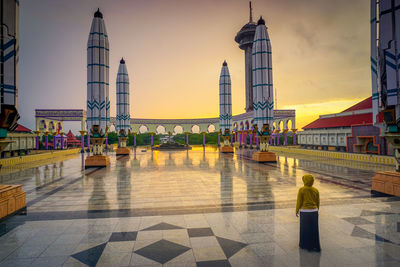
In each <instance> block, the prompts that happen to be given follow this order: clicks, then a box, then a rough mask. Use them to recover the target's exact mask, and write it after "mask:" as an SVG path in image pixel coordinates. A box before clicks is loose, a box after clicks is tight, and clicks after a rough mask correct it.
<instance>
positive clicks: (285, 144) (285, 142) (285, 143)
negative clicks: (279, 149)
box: [283, 129, 288, 146]
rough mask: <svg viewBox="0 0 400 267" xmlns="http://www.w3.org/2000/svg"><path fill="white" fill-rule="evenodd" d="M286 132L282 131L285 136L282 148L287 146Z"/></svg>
mask: <svg viewBox="0 0 400 267" xmlns="http://www.w3.org/2000/svg"><path fill="white" fill-rule="evenodd" d="M287 132H288V129H285V130H283V134H284V135H285V141H284V143H283V145H284V146H287Z"/></svg>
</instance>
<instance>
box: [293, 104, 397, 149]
mask: <svg viewBox="0 0 400 267" xmlns="http://www.w3.org/2000/svg"><path fill="white" fill-rule="evenodd" d="M303 130H304V131H302V132H298V143H299V144H300V145H301V146H302V147H304V148H310V149H321V150H334V151H347V152H355V153H369V154H380V155H387V154H389V153H388V150H389V149H388V146H387V143H386V140H385V139H384V138H383V137H381V133H380V129H379V128H378V127H375V126H374V125H373V124H372V97H368V98H366V99H364V100H363V101H361V102H359V103H357V104H355V105H353V106H351V107H349V108H347V109H345V110H344V111H342V112H339V113H335V114H328V115H320V116H319V118H318V119H316V120H315V121H313V122H311V123H309V124H307V125H306V126H304V127H303Z"/></svg>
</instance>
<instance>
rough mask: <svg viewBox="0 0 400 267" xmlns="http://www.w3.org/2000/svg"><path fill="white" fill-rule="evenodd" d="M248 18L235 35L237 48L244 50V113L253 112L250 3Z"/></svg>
mask: <svg viewBox="0 0 400 267" xmlns="http://www.w3.org/2000/svg"><path fill="white" fill-rule="evenodd" d="M249 8H250V18H249V22H248V23H247V24H245V25H244V26H243V27H242V28H241V29H240V31H239V32H238V33H237V34H236V37H235V41H236V42H237V43H238V44H239V48H240V49H242V50H244V61H245V75H246V107H245V110H246V112H248V111H251V110H253V87H252V86H253V73H252V59H251V58H252V55H251V53H252V47H253V40H254V34H255V32H256V27H257V25H256V23H255V22H253V14H252V11H253V10H252V7H251V1H250V2H249Z"/></svg>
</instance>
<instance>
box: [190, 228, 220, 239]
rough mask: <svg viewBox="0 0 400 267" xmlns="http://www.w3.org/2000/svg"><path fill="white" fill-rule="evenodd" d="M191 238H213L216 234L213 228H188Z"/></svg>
mask: <svg viewBox="0 0 400 267" xmlns="http://www.w3.org/2000/svg"><path fill="white" fill-rule="evenodd" d="M187 231H188V235H189V237H201V236H213V235H214V233H213V231H212V229H211V228H209V227H207V228H188V229H187Z"/></svg>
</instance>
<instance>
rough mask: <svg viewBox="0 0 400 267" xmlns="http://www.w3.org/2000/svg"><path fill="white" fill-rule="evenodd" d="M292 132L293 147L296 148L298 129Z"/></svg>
mask: <svg viewBox="0 0 400 267" xmlns="http://www.w3.org/2000/svg"><path fill="white" fill-rule="evenodd" d="M292 132H293V145H294V146H295V145H296V132H297V129H292Z"/></svg>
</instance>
